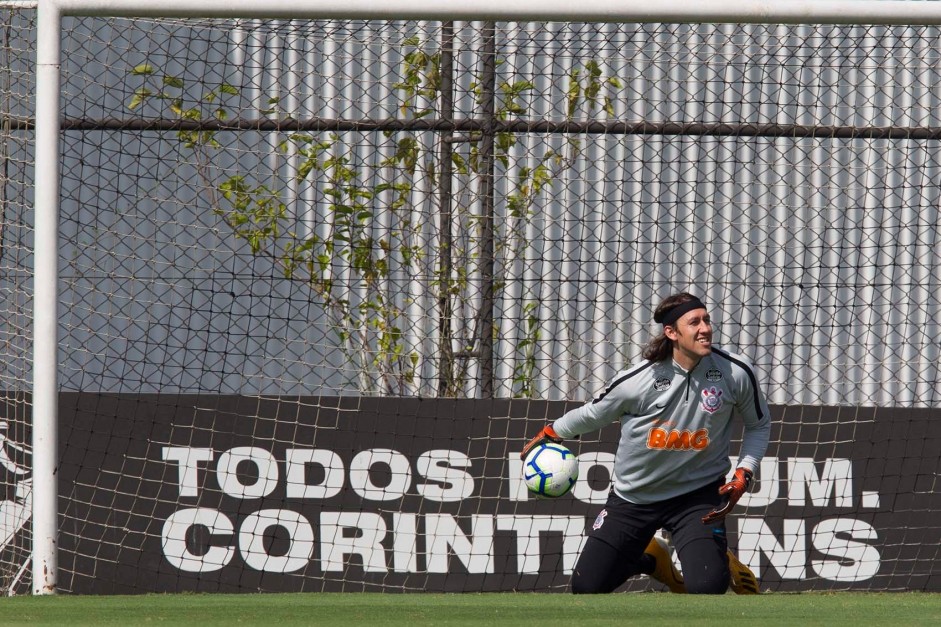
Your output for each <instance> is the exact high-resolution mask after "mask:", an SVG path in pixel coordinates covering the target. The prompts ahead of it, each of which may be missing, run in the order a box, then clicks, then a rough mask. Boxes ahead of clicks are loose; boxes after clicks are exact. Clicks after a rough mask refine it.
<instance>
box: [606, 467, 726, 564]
mask: <svg viewBox="0 0 941 627" xmlns="http://www.w3.org/2000/svg"><path fill="white" fill-rule="evenodd" d="M723 483H724V479H719V480H717V481H715V482H714V483H710V484H708V485H706V486H703V487H701V488H697V489H696V490H693V491H692V492H688V493H686V494H681V495H680V496H675V497H673V498H671V499H667V500H666V501H660V502H658V503H648V504H644V505H640V504H636V503H630V502H628V501H625V500H624V499H622V498H621V497H619V496H618V495H617V494H615V493H614V492H613V491H612V492H611V494H610V496H608V501H607V502H606V503H605V507H604V509H603V510H601V512H600V513H599V514H598V517H597V518H595V522H594V524H593V525H592V530H591V532H590V533H589V536H591V537H595V538H598V539H599V540H602V541H604V542H605V543H607V544H610V545H611V546H612V547H614V548H616V549H617V550H618V551H619V552H620V553H621V554H622V555H623V556H624V557H625V558H627V559H637V558H639V557H640V556H641V554H643V552H644V549H645V548H647V543H649V542H650V539H651V538H652V537H653V536H654V534H655V533H656V532H657V531H658V530H659V529H666V530H667V531H669V532H670V534H671V536H672V538H673V546H674V547H676V550H677V552H680V553H681V552H682V549H683V548H684V547H685V546H686V545H687V544H689V543H690V542H693V541H695V540H697V539H712V540H716V541H719V542H721V544H722V547H721V548H722V553H723V555H724V554H725V549H726V548H728V542H727V539H726V534H725V522H724V521H719V522H716V523H713V524H711V525H704V524H703V523H702V517H703V516H705V515H706V514H708V513H709V512H710V511H712V510H713V509H715V508H716V507H718V506H719V505H720V504H721V503H722V502H723V497H722V496H721V495H720V494H719V487H720V486H721V485H722V484H723Z"/></svg>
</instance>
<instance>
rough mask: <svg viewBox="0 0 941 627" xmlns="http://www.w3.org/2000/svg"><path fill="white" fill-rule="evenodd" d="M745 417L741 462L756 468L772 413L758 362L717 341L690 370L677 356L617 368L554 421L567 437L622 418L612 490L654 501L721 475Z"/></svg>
mask: <svg viewBox="0 0 941 627" xmlns="http://www.w3.org/2000/svg"><path fill="white" fill-rule="evenodd" d="M736 418H739V419H741V421H742V423H743V424H744V436H743V439H742V447H741V452H740V453H741V454H740V456H739V460H738V466H737V467H744V468H748V469H749V470H751V471H752V472H756V473H757V470H758V463H759V462H760V461H761V458H762V457H763V456H764V454H765V450H766V449H767V448H768V437H769V435H770V433H771V416H770V413H769V412H768V405H767V403H766V401H765V398H764V395H763V394H762V393H761V390H760V389H759V388H758V381H757V379H756V377H755V371H754V368H753V367H752V366H751V364H750V363H748V362H747V361H746V360H745V358H744V357H742V356H740V355H735V354H732V353H728V352H725V351H723V350H720V349H717V348H715V347H713V348H712V353H711V354H709V355H707V356H705V357H703V358H702V359H701V360H700V362H699V363H698V364H697V365H696V367H695V368H693V369H692V370H691V371H689V372H687V371H686V370H684V369H683V368H681V367H680V366H679V365H678V364H677V363H676V362H675V361H673V359H667V360H665V361H660V362H649V361H648V362H644V363H642V364H639V365H636V366H633V367H631V368H628V369H627V370H624V371H622V372H619V373H618V374H617V375H616V376H615V377H614V379H613V380H612V381H611V383H610V384H609V385H608V387H607V388H606V389H605V390H604V392H602V393H601V395H600V396H598V397H597V398H596V399H594V400H593V401H591V402H590V403H587V404H586V405H583V406H581V407H578V408H576V409H573V410H572V411H570V412H567V413H566V414H565V415H563V416H562V417H561V418H559V419H558V420H556V421H555V422H554V423H553V425H552V426H553V428H554V429H555V432H556V433H557V434H558V435H559V436H560V437H562V438H572V437H575V436H578V435H581V434H583V433H588V432H590V431H595V430H597V429H600V428H602V427H604V426H607V425H608V424H610V423H612V422H617V421H620V423H621V440H620V442H619V444H618V449H617V454H616V455H615V460H614V478H613V479H614V490H615V492H616V493H617V494H618V495H619V496H621V498H623V499H625V500H627V501H630V502H631V503H654V502H657V501H663V500H665V499H669V498H672V497H674V496H678V495H680V494H685V493H687V492H690V491H692V490H695V489H697V488H701V487H703V486H704V485H707V484H709V483H710V482H712V481H715V480H717V479H719V478H720V477H724V476H725V475H726V474H727V473H728V472H729V470H730V468H731V466H730V463H729V453H730V451H729V445H730V440H731V437H732V432H733V423H734V422H735V419H736Z"/></svg>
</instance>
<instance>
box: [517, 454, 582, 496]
mask: <svg viewBox="0 0 941 627" xmlns="http://www.w3.org/2000/svg"><path fill="white" fill-rule="evenodd" d="M576 479H578V458H577V457H575V454H574V453H572V451H570V450H568V449H567V448H565V447H564V446H562V445H561V444H554V443H552V442H546V443H544V444H540V445H539V446H537V447H536V448H534V449H533V450H532V451H530V453H529V455H527V456H526V460H525V461H524V462H523V481H524V482H525V483H526V487H527V488H528V489H529V491H530V492H532V493H533V494H535V495H536V496H537V497H543V498H552V499H554V498H557V497H560V496H562V495H563V494H565V493H566V492H568V491H569V490H571V489H572V486H573V485H575V480H576Z"/></svg>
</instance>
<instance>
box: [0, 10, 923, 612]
mask: <svg viewBox="0 0 941 627" xmlns="http://www.w3.org/2000/svg"><path fill="white" fill-rule="evenodd" d="M4 4H5V5H9V6H30V5H31V3H24V4H19V3H4ZM579 4H580V3H575V2H572V1H571V0H516V1H514V2H507V1H506V0H460V1H451V0H437V1H435V0H372V1H367V0H345V1H344V2H336V1H335V0H331V1H326V0H256V1H250V0H201V1H191V0H161V1H153V0H149V1H148V0H39V1H38V13H37V29H36V30H37V33H38V41H37V62H36V105H35V240H34V241H35V255H34V263H35V268H34V271H35V275H34V285H35V287H34V298H33V303H34V304H33V307H34V320H33V329H32V333H33V381H32V402H33V408H32V476H33V483H32V507H33V516H32V521H33V522H32V524H33V548H32V572H33V580H32V582H33V583H32V586H33V593H34V594H37V595H40V594H52V593H55V592H56V589H57V569H58V561H57V537H58V534H59V531H58V529H57V524H58V523H57V520H58V518H57V517H58V512H57V499H58V498H59V494H58V484H57V480H58V468H57V463H58V459H57V451H58V447H59V442H58V439H57V424H58V423H57V417H58V394H59V391H60V382H59V373H58V367H59V359H58V352H59V350H60V347H59V325H60V314H61V305H60V298H61V295H60V294H59V287H58V286H59V284H60V276H59V262H60V259H59V254H60V245H59V244H60V223H59V211H60V206H59V203H60V175H61V171H60V168H61V164H60V158H59V156H60V152H61V144H60V134H61V128H60V120H61V117H62V112H61V110H60V100H61V92H60V73H59V70H60V65H61V62H62V60H61V58H60V56H61V45H60V44H61V24H62V18H63V17H64V16H108V17H111V16H113V17H167V18H174V17H178V18H254V19H285V20H286V19H337V20H342V19H361V20H367V19H368V20H466V21H510V22H512V21H521V22H523V21H531V20H532V21H565V22H610V23H618V22H620V23H741V24H768V23H772V24H882V25H941V2H913V1H899V0H893V1H887V0H886V1H884V0H858V1H857V0H832V1H828V0H802V1H797V0H792V1H779V2H769V1H766V0H742V1H739V2H728V1H727V0H660V1H658V2H654V3H651V2H649V1H641V0H594V1H592V2H589V3H581V4H582V5H584V6H583V7H580V6H579Z"/></svg>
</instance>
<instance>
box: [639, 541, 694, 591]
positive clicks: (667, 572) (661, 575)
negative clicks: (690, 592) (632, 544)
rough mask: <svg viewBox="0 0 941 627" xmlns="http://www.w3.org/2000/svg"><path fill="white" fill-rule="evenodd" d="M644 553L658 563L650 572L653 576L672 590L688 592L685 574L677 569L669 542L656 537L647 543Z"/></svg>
mask: <svg viewBox="0 0 941 627" xmlns="http://www.w3.org/2000/svg"><path fill="white" fill-rule="evenodd" d="M644 553H646V554H648V555H650V556H651V557H653V558H654V560H655V561H656V563H657V565H656V567H655V568H654V571H653V572H652V573H651V574H650V576H651V577H652V578H654V579H656V580H657V581H659V582H660V583H662V584H664V585H666V587H668V588H669V589H670V592H675V593H677V594H685V593H686V584H684V583H683V576H682V575H681V574H680V571H678V570H677V569H676V566H674V565H673V560H672V559H671V558H670V549H669V548H667V544H666V542H665V541H664V540H661V539H660V538H657V537H654V538H653V539H651V540H650V544H648V545H647V548H646V549H645V550H644Z"/></svg>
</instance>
